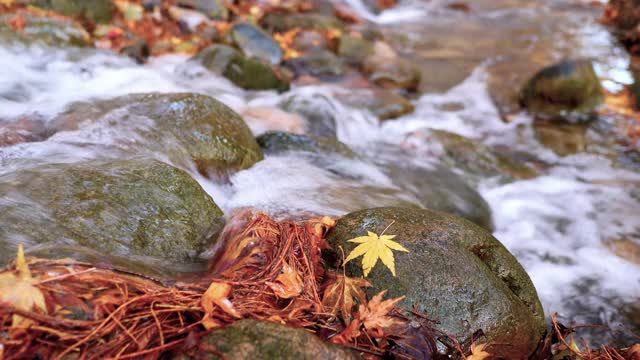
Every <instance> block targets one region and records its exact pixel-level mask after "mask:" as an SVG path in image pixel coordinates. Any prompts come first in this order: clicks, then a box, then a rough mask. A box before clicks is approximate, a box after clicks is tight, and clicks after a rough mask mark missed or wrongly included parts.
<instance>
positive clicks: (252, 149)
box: [53, 93, 262, 175]
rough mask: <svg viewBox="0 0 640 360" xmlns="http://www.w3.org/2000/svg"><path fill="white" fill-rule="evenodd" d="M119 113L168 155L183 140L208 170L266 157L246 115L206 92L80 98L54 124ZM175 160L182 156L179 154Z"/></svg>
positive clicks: (220, 171) (68, 126) (150, 146)
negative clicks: (205, 93) (96, 98)
mask: <svg viewBox="0 0 640 360" xmlns="http://www.w3.org/2000/svg"><path fill="white" fill-rule="evenodd" d="M114 116H115V117H116V118H114ZM123 117H124V118H123ZM118 119H119V120H123V119H124V121H125V122H127V123H130V124H131V127H132V128H133V130H134V131H135V132H134V133H137V134H138V135H139V136H140V139H141V140H139V141H137V142H136V145H137V146H143V147H145V148H146V149H147V150H156V151H159V152H162V153H164V154H169V156H171V154H172V148H173V147H175V146H179V147H180V148H182V149H185V151H186V153H187V155H188V156H189V157H190V158H191V160H193V161H194V162H195V163H196V165H197V166H198V169H199V170H200V171H201V172H202V173H203V174H207V175H208V174H211V175H224V174H228V173H230V172H233V171H235V170H240V169H246V168H248V167H250V166H252V165H253V164H254V163H255V162H256V161H259V160H261V159H262V151H261V150H260V147H259V146H258V144H257V143H256V142H255V140H254V138H253V134H251V131H250V130H249V128H248V127H247V125H246V124H245V122H244V120H242V118H241V117H240V116H239V115H238V114H236V113H235V112H234V111H233V110H231V109H230V108H228V107H227V106H225V105H224V104H222V103H221V102H219V101H217V100H215V99H213V98H211V97H209V96H206V95H199V94H192V93H174V94H157V93H150V94H131V95H125V96H120V97H116V98H113V99H110V100H101V101H94V102H82V103H75V104H72V105H71V106H69V108H68V109H67V110H66V111H64V112H63V113H62V114H60V115H58V117H57V118H56V119H54V120H53V124H54V127H55V128H57V129H60V130H63V129H64V130H73V129H77V128H78V127H79V126H80V124H82V123H85V124H87V123H91V122H96V121H105V122H107V123H109V122H111V121H117V120H118ZM149 121H151V122H152V123H151V124H149V123H148V122H149ZM128 131H131V129H129V130H128ZM125 135H126V134H125ZM140 143H142V144H141V145H140ZM137 151H139V150H137ZM176 156H178V155H176ZM173 160H176V162H179V160H178V159H177V158H176V159H173Z"/></svg>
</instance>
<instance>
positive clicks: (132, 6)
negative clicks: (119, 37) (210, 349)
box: [114, 0, 144, 22]
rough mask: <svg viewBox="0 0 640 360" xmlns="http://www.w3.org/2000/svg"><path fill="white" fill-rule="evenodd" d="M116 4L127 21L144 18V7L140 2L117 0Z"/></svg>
mask: <svg viewBox="0 0 640 360" xmlns="http://www.w3.org/2000/svg"><path fill="white" fill-rule="evenodd" d="M114 4H115V5H116V8H118V11H120V13H121V14H122V16H124V19H125V20H126V21H130V22H135V21H139V20H142V14H143V13H144V8H143V7H142V6H141V5H140V4H136V3H133V2H129V1H125V0H115V1H114Z"/></svg>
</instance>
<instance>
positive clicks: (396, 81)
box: [363, 41, 421, 90]
mask: <svg viewBox="0 0 640 360" xmlns="http://www.w3.org/2000/svg"><path fill="white" fill-rule="evenodd" d="M363 71H364V72H365V73H366V74H367V75H368V76H369V80H371V82H373V83H375V84H377V85H379V86H382V87H385V88H402V89H407V90H416V89H417V88H418V85H419V84H420V77H421V73H420V70H419V69H418V68H417V67H416V66H414V65H413V64H411V63H410V62H408V61H406V60H404V59H402V58H401V57H400V56H398V54H396V53H395V51H394V50H393V49H392V48H391V47H390V46H389V45H387V44H386V43H384V42H381V41H376V42H375V44H374V50H373V54H372V55H371V56H369V57H368V58H367V59H366V60H365V62H364V65H363Z"/></svg>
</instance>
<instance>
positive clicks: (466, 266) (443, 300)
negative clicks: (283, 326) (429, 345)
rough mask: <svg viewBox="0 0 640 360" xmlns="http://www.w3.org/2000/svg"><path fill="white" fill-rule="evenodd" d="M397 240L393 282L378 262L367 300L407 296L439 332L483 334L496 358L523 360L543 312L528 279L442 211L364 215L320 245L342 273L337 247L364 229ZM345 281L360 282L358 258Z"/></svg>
mask: <svg viewBox="0 0 640 360" xmlns="http://www.w3.org/2000/svg"><path fill="white" fill-rule="evenodd" d="M385 229H386V232H385V234H387V235H396V237H395V238H394V239H393V240H394V241H396V242H398V243H399V244H400V245H402V246H403V247H405V248H406V249H408V250H409V252H408V253H405V252H395V253H394V257H395V269H396V274H397V276H396V277H394V276H393V275H392V274H391V272H390V271H389V270H388V269H387V268H386V267H385V266H384V265H383V264H380V263H379V264H377V265H376V266H375V267H374V268H373V269H372V270H371V273H370V274H369V276H368V277H367V280H368V281H369V282H370V283H371V284H372V285H373V286H372V287H371V288H368V289H367V294H368V296H370V297H371V296H373V295H374V294H376V293H378V292H380V291H382V290H388V292H387V295H386V296H387V297H389V298H395V297H399V296H406V298H405V299H404V300H403V301H402V302H401V303H400V304H401V306H402V307H404V308H405V309H407V310H411V309H413V306H414V304H417V305H418V309H419V310H420V311H422V312H424V313H425V314H426V315H427V316H428V317H429V318H431V319H434V320H437V321H439V322H440V325H439V329H440V330H443V331H444V332H446V333H448V334H451V335H453V336H455V337H456V338H457V339H458V340H459V341H467V340H469V339H470V337H471V335H472V334H473V333H474V332H475V331H477V330H479V329H482V330H483V331H484V333H485V334H486V336H487V341H491V342H495V343H500V344H509V346H508V347H503V348H500V347H496V350H497V353H495V354H493V355H496V356H498V357H499V356H506V357H507V358H512V359H516V358H518V359H520V358H527V357H528V356H529V355H530V354H531V353H533V351H534V350H535V349H536V347H537V345H538V342H539V341H540V340H541V339H542V337H543V336H544V333H545V330H546V325H545V320H544V313H543V311H542V306H541V305H540V302H539V300H538V296H537V293H536V290H535V288H534V287H533V284H532V283H531V280H530V279H529V276H528V275H527V273H526V272H525V271H524V269H523V268H522V266H521V265H520V264H519V263H518V261H517V260H516V259H515V258H514V257H513V255H511V254H510V253H509V251H508V250H507V249H506V248H505V247H504V246H503V245H502V244H501V243H500V242H499V241H498V240H496V239H495V238H494V237H493V236H491V234H490V233H488V232H487V231H486V230H484V229H482V228H480V227H478V226H477V225H475V224H473V223H471V222H469V221H467V220H464V219H462V218H459V217H457V216H454V215H449V214H446V213H442V212H438V211H431V210H418V209H407V208H376V209H366V210H361V211H357V212H353V213H350V214H347V215H346V216H344V217H342V218H341V219H340V220H338V222H337V224H336V227H335V228H334V229H333V230H332V231H331V233H330V234H329V236H328V238H327V240H328V241H329V244H330V245H331V246H332V247H333V251H327V252H326V253H325V254H324V257H325V259H326V260H327V263H328V264H329V266H335V267H338V268H341V263H342V260H343V259H342V258H341V257H340V256H339V254H340V253H341V252H340V251H339V250H338V249H339V248H342V249H343V250H344V254H349V253H350V252H351V251H352V250H353V249H354V248H355V247H356V245H358V244H355V243H351V242H348V240H350V239H353V238H355V237H358V236H364V235H366V234H367V232H368V231H371V232H374V233H376V234H380V233H382V232H383V231H384V230H385ZM345 270H346V274H347V276H351V277H359V276H362V275H363V273H362V267H361V264H360V261H359V260H355V261H351V262H349V263H347V264H346V267H345Z"/></svg>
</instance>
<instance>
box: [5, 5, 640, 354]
mask: <svg viewBox="0 0 640 360" xmlns="http://www.w3.org/2000/svg"><path fill="white" fill-rule="evenodd" d="M18 3H21V2H18ZM64 3H67V4H68V5H69V6H70V7H68V8H65V7H62V8H60V7H59V6H60V4H64ZM76 3H77V4H82V3H83V2H75V1H71V0H69V1H60V2H54V1H51V2H46V1H45V2H42V3H39V2H38V4H35V5H38V6H40V7H41V8H44V9H53V10H55V11H57V12H62V13H63V14H66V15H70V16H72V17H75V18H76V19H80V22H74V21H72V20H71V19H70V18H67V17H62V16H58V15H52V14H51V13H47V12H41V11H34V10H33V9H31V8H24V7H22V4H21V5H19V6H17V5H16V6H14V5H10V6H9V7H4V8H2V9H3V10H4V11H3V13H2V14H1V15H0V264H1V265H5V264H7V263H8V262H9V261H11V259H12V258H13V256H14V255H13V254H14V253H15V249H16V248H17V245H18V244H23V245H24V246H25V247H26V250H27V254H28V255H33V256H39V257H46V258H63V257H73V258H75V259H78V260H81V261H88V262H92V263H109V264H112V265H116V266H118V267H122V268H125V269H128V270H130V271H134V272H137V273H142V274H147V275H152V276H157V277H163V278H169V279H176V278H183V277H185V276H189V275H187V274H194V273H198V272H202V271H205V270H206V268H207V262H208V261H210V257H211V255H212V249H214V248H215V246H216V242H217V239H218V237H219V235H220V233H221V232H222V231H223V228H224V226H225V222H227V221H228V220H229V219H230V218H232V216H233V214H234V213H236V212H237V211H238V210H240V209H245V208H251V209H254V210H256V211H263V212H266V213H267V214H269V215H270V216H272V217H275V218H278V219H289V218H293V219H304V218H309V217H314V216H332V217H339V218H340V219H339V220H338V222H337V226H336V228H335V229H334V230H333V232H332V233H330V234H329V237H328V239H329V243H330V245H332V247H333V248H334V249H338V248H343V249H345V251H347V252H348V251H349V250H352V248H354V247H355V244H353V243H349V242H347V240H349V239H351V238H354V237H358V236H363V235H366V233H367V231H372V232H375V233H377V234H379V233H382V232H383V231H384V230H385V228H388V227H391V228H390V230H389V232H390V233H392V234H395V235H397V237H396V240H397V241H398V242H399V243H400V244H401V245H402V246H404V247H406V248H407V249H409V250H410V252H409V253H407V254H403V253H397V255H396V271H397V277H392V276H391V274H390V273H389V272H388V271H387V269H386V268H384V267H382V264H378V265H377V266H378V267H374V268H373V269H372V271H371V274H369V276H368V278H369V280H370V281H371V283H372V285H373V286H372V288H371V289H370V292H369V293H368V295H369V296H372V295H374V294H376V293H377V292H378V291H380V290H385V289H386V290H388V292H389V296H392V297H397V296H406V298H405V300H404V302H403V303H402V304H401V306H403V307H405V308H411V307H412V305H413V303H418V304H420V310H421V311H424V312H425V314H427V315H428V316H429V317H430V318H433V319H437V320H438V321H440V324H441V327H442V329H443V330H444V331H446V332H447V333H449V334H452V335H454V336H455V337H457V338H458V339H459V340H461V341H468V340H470V338H471V335H472V334H473V333H474V332H476V331H477V330H479V329H482V330H483V332H484V334H485V335H486V340H487V341H493V342H496V343H508V344H510V347H509V350H504V351H503V352H502V353H498V355H503V356H505V357H507V358H526V357H527V356H529V355H530V354H531V353H533V351H534V350H535V349H536V348H537V347H538V344H539V341H540V340H541V339H542V337H543V336H544V333H545V329H546V323H545V319H546V318H548V316H549V315H550V314H552V313H554V312H558V313H559V314H560V317H561V318H562V319H564V320H565V321H567V322H571V321H575V322H578V323H586V324H595V325H606V326H607V327H608V328H607V329H604V328H603V329H600V328H597V329H594V330H592V331H591V332H590V333H589V334H588V336H589V338H590V340H591V341H592V342H593V344H594V345H597V344H602V343H607V342H610V341H614V342H617V343H618V344H629V343H630V342H631V341H632V339H633V337H632V336H631V335H629V333H628V332H627V333H625V332H622V331H618V330H621V329H622V328H621V325H622V327H623V328H624V329H628V330H631V331H632V332H633V331H635V332H636V333H637V332H638V329H640V319H639V318H638V315H637V314H638V309H639V308H640V302H639V298H640V255H639V254H640V245H639V244H640V235H639V234H640V215H638V214H640V193H639V192H638V188H639V185H640V174H638V171H640V155H639V153H638V148H637V146H638V143H637V142H634V141H635V140H634V139H635V138H634V137H633V136H632V135H633V131H631V130H633V126H634V124H636V123H634V121H637V119H636V117H635V115H634V114H633V112H624V111H621V107H620V106H619V103H620V101H622V100H621V99H625V96H626V94H627V89H629V88H632V85H633V83H634V79H633V76H632V72H631V71H630V70H629V64H630V59H629V57H628V55H626V52H625V51H624V49H622V48H621V47H620V46H619V45H618V44H617V42H616V41H615V40H614V39H613V37H612V36H611V35H609V32H608V31H607V29H605V28H604V27H603V26H602V25H600V24H599V23H598V22H597V18H598V16H599V15H600V14H601V12H602V10H603V8H602V6H600V5H598V4H596V3H594V2H586V1H585V2H582V1H576V0H574V1H568V0H567V1H564V0H563V1H551V0H550V1H525V0H517V1H495V0H493V1H484V0H481V1H475V2H472V3H469V4H468V5H465V6H462V5H461V4H457V5H456V4H454V3H450V2H448V1H436V0H432V1H406V2H405V1H401V2H399V3H398V4H396V5H395V6H393V7H391V8H388V9H383V8H379V6H380V4H382V2H378V3H376V4H369V3H368V2H364V3H363V2H360V1H348V2H346V3H345V4H334V3H331V2H323V1H315V2H313V6H311V7H309V8H305V7H297V6H301V5H300V4H298V3H297V2H292V4H294V5H291V8H284V9H281V8H279V9H276V10H273V11H270V12H267V11H265V12H264V13H260V14H259V15H260V16H255V15H256V14H257V13H256V14H253V17H251V16H249V15H251V14H252V13H251V11H252V10H250V8H247V9H248V10H247V12H246V13H245V12H243V10H242V9H241V8H240V9H235V8H231V9H227V7H225V6H223V5H221V3H219V2H217V1H193V2H189V1H186V2H180V1H178V2H176V4H175V6H173V2H171V4H172V6H173V7H171V8H165V7H163V6H165V5H166V4H165V5H162V4H160V3H158V4H155V5H154V2H153V1H150V2H144V3H145V5H148V6H146V7H143V6H142V3H140V4H138V3H137V2H131V4H136V5H138V7H136V6H133V5H131V4H130V5H131V6H133V7H132V8H133V9H134V10H136V9H137V10H140V11H142V12H143V13H142V14H141V15H139V16H141V19H145V17H144V16H152V15H151V14H155V13H156V12H158V14H160V16H170V17H171V18H172V19H173V20H171V21H173V22H172V24H176V26H177V28H168V29H166V30H165V31H167V32H168V33H169V34H173V35H172V36H173V38H175V39H178V40H175V41H173V42H171V41H164V40H162V39H160V40H158V39H139V38H136V37H135V36H134V35H131V34H126V35H122V34H120V35H118V36H115V35H113V34H114V33H113V31H115V30H114V29H113V28H110V29H109V31H111V32H106V33H104V34H102V33H101V32H98V29H99V27H94V28H93V33H89V32H88V29H89V30H91V27H93V26H89V27H88V26H87V24H100V23H101V22H104V23H105V24H107V23H108V24H116V25H117V24H118V21H120V20H122V19H120V17H122V16H134V15H135V14H134V15H131V11H134V10H130V11H129V12H126V11H124V10H122V9H121V5H118V7H117V9H116V8H113V5H112V4H111V2H110V1H106V2H105V1H96V4H98V3H104V4H106V5H104V6H105V8H106V10H104V12H101V11H99V10H100V9H102V7H100V6H98V5H96V6H95V7H88V8H87V7H83V6H80V5H77V4H76ZM73 4H76V5H77V6H76V7H74V6H75V5H74V6H72V5H73ZM149 4H151V5H149ZM2 6H4V5H2ZM283 6H284V5H283ZM258 9H260V8H259V7H258ZM292 9H294V10H292ZM72 10H73V11H72ZM75 11H77V12H75ZM180 11H182V12H180ZM260 11H262V10H260ZM254 12H255V11H254ZM114 13H115V14H116V15H112V14H114ZM105 14H107V15H108V16H107V15H105ZM136 14H137V13H136ZM144 14H146V15H144ZM247 14H249V15H247ZM245 15H246V16H245ZM103 16H107V17H108V18H109V17H112V16H115V17H116V20H113V19H112V18H109V19H104V18H103ZM135 16H137V15H135ZM153 16H155V15H153ZM194 19H196V20H197V19H200V21H199V22H197V24H196V25H193V22H194V21H196V20H194ZM125 20H126V21H132V20H131V19H128V18H124V20H122V21H125ZM136 21H144V20H140V19H138V20H136ZM203 24H204V25H203ZM220 24H225V26H221V25H220ZM178 25H179V26H178ZM191 25H193V26H191ZM180 26H181V27H182V28H180ZM122 28H126V26H124V25H122ZM172 32H173V33H172ZM109 34H111V35H109ZM178 34H179V36H178ZM185 34H186V35H185ZM123 39H126V40H127V41H125V40H123ZM202 39H207V40H206V41H204V40H202ZM107 40H108V41H109V44H110V47H111V49H109V50H106V49H102V50H100V49H96V48H95V47H96V46H97V47H105V41H107ZM133 40H135V41H133ZM138 40H140V41H142V42H139V41H138ZM165 40H166V39H165ZM135 44H138V45H139V46H138V47H135V46H133V45H135ZM185 44H187V45H185ZM167 49H169V50H167ZM113 50H116V51H113ZM181 50H188V51H186V52H189V51H190V52H191V54H189V55H185V54H180V53H177V54H176V53H175V52H176V51H177V52H180V51H181ZM117 52H120V53H121V54H118V53H117ZM149 54H151V55H154V56H151V57H148V56H149ZM139 62H146V63H145V64H138V63H139ZM616 101H617V102H616ZM636 126H637V125H636ZM630 129H631V130H630ZM390 224H392V225H390ZM325 255H326V262H327V263H328V264H330V265H336V266H339V264H337V263H335V262H336V261H338V262H339V258H340V256H339V254H338V253H334V252H331V251H330V252H328V253H327V254H325ZM351 264H352V265H351V266H347V267H346V269H345V271H347V273H348V275H349V276H353V277H359V276H362V275H364V274H363V273H362V270H361V269H360V267H359V266H356V265H355V263H351ZM274 326H275V325H273V324H261V323H258V324H257V325H256V324H251V320H244V321H243V322H240V323H237V324H234V326H233V328H232V329H229V330H228V331H227V334H223V335H219V336H216V335H212V336H210V338H209V339H206V340H205V341H207V342H208V341H211V343H212V344H217V345H216V346H218V347H219V346H223V347H224V346H225V344H227V345H228V344H234V342H235V341H239V342H240V343H246V342H250V343H252V344H254V346H255V347H256V348H257V349H265V350H264V351H267V350H268V349H270V348H272V347H274V346H275V347H278V348H282V347H284V346H285V345H284V344H281V343H282V342H283V341H282V339H283V338H285V339H286V338H288V337H289V336H291V337H292V339H294V340H295V341H298V343H299V344H313V346H312V347H314V348H316V347H317V348H318V349H319V350H317V351H326V352H327V353H326V354H327V357H329V356H334V357H336V358H344V357H347V356H351V355H349V354H350V353H341V351H344V349H339V348H332V347H328V348H323V347H324V346H328V345H326V344H324V343H322V342H318V343H316V340H317V339H316V338H313V337H312V339H305V337H308V336H309V335H308V334H303V333H291V335H288V334H287V331H289V330H287V329H284V330H283V329H279V328H278V326H275V328H273V327H274ZM613 330H615V331H613ZM256 331H258V332H260V333H261V334H262V333H270V334H272V335H273V341H271V340H268V339H267V340H265V339H261V340H259V341H258V340H256V337H257V336H256ZM291 331H292V330H291ZM212 334H213V333H212ZM283 334H284V335H283ZM220 339H226V340H224V341H221V340H220ZM221 344H222V345H221ZM274 344H275V345H274ZM262 346H263V347H264V348H261V347H262ZM286 346H290V344H287V345H286ZM294 347H295V348H292V349H290V354H297V355H291V356H292V357H295V358H299V357H304V356H310V355H309V353H301V354H299V353H298V352H299V351H302V350H301V349H300V347H301V346H297V347H296V346H294ZM230 349H231V350H229V351H232V350H233V347H230ZM254 350H255V349H254ZM224 351H227V350H224ZM288 351H289V350H288ZM305 354H306V355H305ZM245 355H246V354H245ZM247 356H249V355H247Z"/></svg>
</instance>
